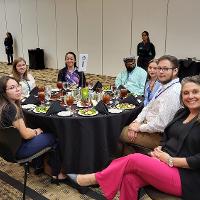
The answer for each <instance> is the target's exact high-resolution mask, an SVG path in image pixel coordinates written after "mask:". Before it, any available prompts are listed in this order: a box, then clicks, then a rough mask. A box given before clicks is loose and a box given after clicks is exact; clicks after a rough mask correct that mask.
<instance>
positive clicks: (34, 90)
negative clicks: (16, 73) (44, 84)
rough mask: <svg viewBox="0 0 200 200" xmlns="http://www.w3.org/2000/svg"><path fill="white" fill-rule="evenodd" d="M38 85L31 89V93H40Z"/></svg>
mask: <svg viewBox="0 0 200 200" xmlns="http://www.w3.org/2000/svg"><path fill="white" fill-rule="evenodd" d="M38 91H39V90H38V87H34V88H33V89H32V90H31V91H30V95H38Z"/></svg>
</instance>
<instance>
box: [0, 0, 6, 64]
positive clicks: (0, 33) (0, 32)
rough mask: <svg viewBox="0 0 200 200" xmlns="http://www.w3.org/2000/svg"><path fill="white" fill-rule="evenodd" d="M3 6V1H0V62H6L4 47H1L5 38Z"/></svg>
mask: <svg viewBox="0 0 200 200" xmlns="http://www.w3.org/2000/svg"><path fill="white" fill-rule="evenodd" d="M5 16H6V14H5V4H4V0H0V27H1V28H0V61H1V60H2V61H5V60H7V58H6V54H5V47H4V45H3V42H4V39H5V36H6V23H5V21H6V20H5Z"/></svg>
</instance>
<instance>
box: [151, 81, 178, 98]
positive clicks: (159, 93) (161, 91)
mask: <svg viewBox="0 0 200 200" xmlns="http://www.w3.org/2000/svg"><path fill="white" fill-rule="evenodd" d="M176 83H179V81H176V82H174V83H172V84H171V85H169V86H168V87H166V88H165V89H164V90H162V89H161V90H160V91H159V92H158V94H157V95H156V96H155V99H156V98H158V97H159V96H160V95H161V94H162V93H163V92H165V91H166V90H167V89H169V88H170V87H171V86H172V85H174V84H176Z"/></svg>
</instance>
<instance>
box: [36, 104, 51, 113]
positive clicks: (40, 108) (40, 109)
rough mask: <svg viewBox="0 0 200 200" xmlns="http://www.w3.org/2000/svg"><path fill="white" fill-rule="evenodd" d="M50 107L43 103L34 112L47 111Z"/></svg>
mask: <svg viewBox="0 0 200 200" xmlns="http://www.w3.org/2000/svg"><path fill="white" fill-rule="evenodd" d="M48 109H49V106H45V105H41V106H36V107H35V109H34V112H36V113H46V112H47V111H48Z"/></svg>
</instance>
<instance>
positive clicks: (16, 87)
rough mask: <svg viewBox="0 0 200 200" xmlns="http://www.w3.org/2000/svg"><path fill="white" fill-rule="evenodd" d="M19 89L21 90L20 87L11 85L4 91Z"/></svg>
mask: <svg viewBox="0 0 200 200" xmlns="http://www.w3.org/2000/svg"><path fill="white" fill-rule="evenodd" d="M19 88H21V85H12V86H10V87H9V88H6V90H14V89H15V90H16V89H19Z"/></svg>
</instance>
